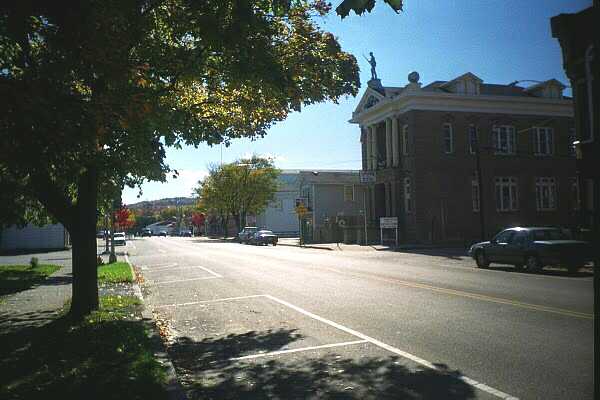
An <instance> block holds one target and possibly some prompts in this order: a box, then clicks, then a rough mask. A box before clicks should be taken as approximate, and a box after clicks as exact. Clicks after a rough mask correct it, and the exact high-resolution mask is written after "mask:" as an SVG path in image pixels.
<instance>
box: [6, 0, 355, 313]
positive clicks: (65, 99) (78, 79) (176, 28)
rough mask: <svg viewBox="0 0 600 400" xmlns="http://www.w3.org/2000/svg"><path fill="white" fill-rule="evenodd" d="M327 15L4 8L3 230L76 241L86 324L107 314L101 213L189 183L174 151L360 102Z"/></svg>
mask: <svg viewBox="0 0 600 400" xmlns="http://www.w3.org/2000/svg"><path fill="white" fill-rule="evenodd" d="M328 11H329V8H328V6H327V5H326V4H324V3H323V2H321V1H308V0H306V1H301V0H294V1H292V0H288V1H286V0H283V1H282V0H272V1H268V0H248V1H222V0H203V1H197V0H103V1H98V0H82V1H78V2H73V3H69V6H68V7H64V6H63V4H62V2H52V1H36V0H7V1H4V2H2V3H1V5H0V98H2V99H3V102H2V103H3V105H2V107H1V108H0V133H1V137H2V140H0V179H1V181H2V182H1V183H2V192H3V193H2V196H1V197H2V199H1V200H2V201H7V203H4V204H3V205H2V208H1V209H0V210H1V212H2V215H1V216H0V220H1V221H2V223H13V222H16V221H20V220H21V221H22V220H24V219H25V218H26V217H27V213H30V214H31V213H32V211H31V210H39V209H41V208H42V207H43V209H44V210H45V211H47V213H48V214H49V215H51V216H52V217H53V218H55V219H56V220H58V221H60V222H61V223H62V224H63V225H64V226H65V227H66V228H67V229H68V231H69V232H70V234H71V239H72V244H73V249H72V251H73V296H72V302H71V314H72V315H73V316H74V317H77V318H81V317H83V316H84V315H86V314H87V313H89V312H90V311H91V310H93V309H95V308H97V307H98V288H97V272H96V268H95V265H96V240H95V235H94V233H95V228H96V215H97V211H96V210H97V205H98V204H99V203H102V202H103V201H104V200H110V199H112V198H115V197H114V193H113V192H114V191H115V190H116V191H118V190H120V189H121V188H122V187H123V186H124V185H128V186H131V187H135V186H136V185H137V186H139V185H141V183H142V182H143V181H145V180H156V181H165V179H166V176H167V174H170V173H176V171H171V169H170V168H169V166H168V165H167V164H166V163H165V148H166V147H176V148H177V147H180V146H182V145H184V144H187V145H194V146H197V145H199V144H201V143H208V144H209V145H214V144H217V143H221V142H229V141H230V140H231V139H234V138H240V137H256V136H264V135H265V134H266V132H267V130H268V128H269V127H270V126H271V125H272V124H273V123H274V122H277V121H281V120H283V119H285V118H286V116H287V115H288V113H289V112H291V111H292V110H299V109H300V108H301V106H303V105H308V104H312V103H315V102H322V101H334V102H335V101H337V100H338V99H339V98H340V97H341V96H344V95H356V94H357V91H358V88H359V81H358V67H357V63H356V59H355V58H354V57H353V56H352V55H350V54H348V53H345V52H343V51H342V50H341V48H340V45H339V44H338V42H337V40H336V38H335V37H334V36H333V35H331V34H330V33H327V32H324V31H322V30H320V29H319V27H318V25H317V24H316V22H315V18H317V17H318V15H323V14H325V13H327V12H328ZM6 188H10V193H11V194H10V195H7V194H6ZM34 213H35V212H34Z"/></svg>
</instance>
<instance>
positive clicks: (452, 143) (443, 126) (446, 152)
mask: <svg viewBox="0 0 600 400" xmlns="http://www.w3.org/2000/svg"><path fill="white" fill-rule="evenodd" d="M446 128H449V130H448V131H446ZM446 132H450V151H447V150H446ZM442 140H443V145H444V154H453V153H454V129H453V128H452V124H451V123H449V122H446V123H444V124H443V125H442Z"/></svg>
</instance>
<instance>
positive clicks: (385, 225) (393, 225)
mask: <svg viewBox="0 0 600 400" xmlns="http://www.w3.org/2000/svg"><path fill="white" fill-rule="evenodd" d="M384 229H394V230H395V231H396V247H398V217H380V218H379V234H380V237H381V245H382V246H383V230H384Z"/></svg>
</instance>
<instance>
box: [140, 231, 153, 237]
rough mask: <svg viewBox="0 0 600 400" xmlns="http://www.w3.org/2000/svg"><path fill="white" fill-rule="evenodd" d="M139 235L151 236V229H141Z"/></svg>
mask: <svg viewBox="0 0 600 400" xmlns="http://www.w3.org/2000/svg"><path fill="white" fill-rule="evenodd" d="M141 236H142V237H144V236H152V230H150V229H142V234H141Z"/></svg>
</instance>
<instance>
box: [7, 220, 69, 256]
mask: <svg viewBox="0 0 600 400" xmlns="http://www.w3.org/2000/svg"><path fill="white" fill-rule="evenodd" d="M69 245H70V238H69V233H68V232H67V230H66V229H65V227H64V226H63V225H61V224H48V225H44V226H36V225H32V224H28V225H26V226H25V227H23V228H19V227H17V226H11V227H8V228H5V229H2V230H0V250H2V251H12V250H26V249H31V250H34V249H35V250H50V249H57V250H58V249H64V248H66V247H67V246H69Z"/></svg>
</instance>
